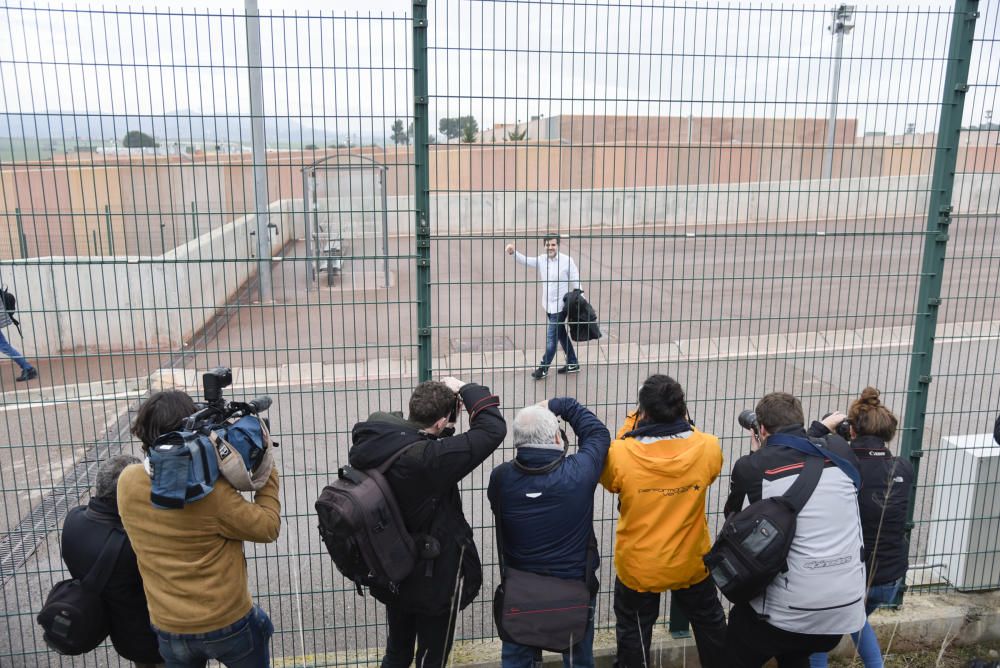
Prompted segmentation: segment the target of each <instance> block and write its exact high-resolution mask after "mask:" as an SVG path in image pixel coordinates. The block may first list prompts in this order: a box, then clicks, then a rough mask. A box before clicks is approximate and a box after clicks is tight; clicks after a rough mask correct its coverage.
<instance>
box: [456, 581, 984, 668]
mask: <svg viewBox="0 0 1000 668" xmlns="http://www.w3.org/2000/svg"><path fill="white" fill-rule="evenodd" d="M870 621H871V624H872V627H873V628H874V629H875V632H876V633H877V634H878V637H879V642H880V644H881V646H882V652H883V653H886V652H888V653H890V654H899V653H903V652H911V651H921V650H925V651H933V652H935V653H937V652H939V651H940V649H941V647H942V645H944V646H945V648H946V649H945V652H946V653H947V647H950V646H952V645H973V644H976V643H984V642H1000V591H995V592H987V593H977V594H957V593H955V594H919V593H916V594H910V595H908V596H907V597H906V600H905V604H904V606H903V608H902V609H901V610H898V611H892V610H879V611H877V612H875V613H874V614H873V615H872V616H871V618H870ZM614 653H615V646H614V634H613V632H611V631H604V632H598V633H597V635H596V637H595V640H594V657H595V659H596V665H597V666H600V667H601V668H607V667H610V666H611V665H612V663H613V662H614ZM650 653H651V654H652V662H651V665H650V668H653V667H654V666H662V667H664V668H667V667H669V668H674V667H678V668H679V667H684V668H693V667H695V666H700V665H701V663H700V662H699V661H698V652H697V650H696V649H695V645H694V639H693V638H682V639H679V640H675V639H673V638H671V637H670V635H669V634H668V633H667V632H666V630H658V632H656V633H654V634H653V646H652V650H651V652H650ZM834 653H835V654H836V655H839V656H843V657H851V656H853V655H854V643H853V642H851V639H850V637H847V636H845V637H844V639H843V641H841V643H840V645H839V646H838V647H837V649H836V650H835V652H834ZM499 657H500V641H498V640H491V641H482V642H467V643H458V644H457V645H456V647H455V651H454V656H453V657H452V660H451V663H452V665H461V666H468V667H469V668H500V661H499ZM543 660H544V663H545V665H546V666H550V667H552V668H555V667H556V666H561V665H562V658H561V657H560V656H559V655H558V654H549V653H546V654H545V655H544V657H543Z"/></svg>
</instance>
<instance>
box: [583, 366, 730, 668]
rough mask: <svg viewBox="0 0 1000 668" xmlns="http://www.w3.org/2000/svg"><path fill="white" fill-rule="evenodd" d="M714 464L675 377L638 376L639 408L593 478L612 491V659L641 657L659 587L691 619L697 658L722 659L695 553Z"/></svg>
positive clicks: (708, 664)
mask: <svg viewBox="0 0 1000 668" xmlns="http://www.w3.org/2000/svg"><path fill="white" fill-rule="evenodd" d="M721 470H722V448H721V447H720V446H719V439H718V438H716V437H715V436H713V435H711V434H706V433H705V432H703V431H700V430H698V429H697V428H696V427H695V426H694V424H692V423H691V420H690V418H689V416H688V410H687V404H686V403H685V401H684V390H683V389H682V388H681V385H680V383H678V382H677V381H676V380H674V379H673V378H671V377H670V376H665V375H662V374H656V375H653V376H650V377H649V378H647V379H646V382H645V383H643V385H642V388H641V389H640V390H639V407H638V409H637V410H636V411H635V412H634V413H632V414H630V415H629V416H628V418H627V419H626V420H625V424H624V425H623V426H622V428H621V429H620V430H619V431H618V436H617V438H616V439H615V441H614V442H612V443H611V450H610V451H609V452H608V458H607V462H606V463H605V465H604V473H603V474H602V476H601V484H602V485H603V486H604V487H605V488H606V489H607V490H608V491H609V492H611V493H613V494H618V495H619V496H618V502H619V508H620V517H619V520H618V533H617V535H616V537H615V570H616V571H617V573H618V577H617V579H616V580H615V596H614V608H615V620H616V622H615V635H616V638H617V641H618V661H617V665H618V666H619V667H621V668H640V667H644V666H647V665H649V662H648V661H647V657H649V648H650V641H651V636H652V632H653V625H654V624H655V623H656V619H657V617H658V616H659V611H660V594H661V593H662V592H664V591H670V592H671V595H672V596H673V597H674V599H675V600H676V601H677V603H678V604H679V606H680V608H681V610H683V611H684V614H685V615H686V616H687V618H688V620H689V621H690V622H691V627H692V629H693V630H694V637H695V642H696V644H697V646H698V657H699V659H700V660H701V665H702V666H704V667H705V668H721V667H722V666H724V665H725V662H724V653H725V652H724V645H725V640H726V618H725V615H724V614H723V612H722V605H721V603H720V602H719V594H718V592H717V591H716V589H715V583H714V582H713V581H712V579H711V577H709V574H708V570H707V569H706V568H705V564H704V562H703V561H702V557H704V556H705V554H706V553H707V552H708V550H709V546H710V543H711V539H710V537H709V534H708V520H707V519H706V516H705V498H706V496H707V495H708V488H709V486H710V485H711V484H712V483H713V482H714V481H715V479H716V478H718V477H719V473H720V471H721Z"/></svg>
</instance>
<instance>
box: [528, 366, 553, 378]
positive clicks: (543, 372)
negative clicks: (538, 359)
mask: <svg viewBox="0 0 1000 668" xmlns="http://www.w3.org/2000/svg"><path fill="white" fill-rule="evenodd" d="M547 375H549V370H548V369H546V368H545V367H543V366H540V367H538V368H537V369H535V370H534V371H533V372H532V374H531V377H532V378H534V379H535V380H541V379H542V378H545V377H546V376H547Z"/></svg>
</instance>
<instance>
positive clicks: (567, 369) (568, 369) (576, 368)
mask: <svg viewBox="0 0 1000 668" xmlns="http://www.w3.org/2000/svg"><path fill="white" fill-rule="evenodd" d="M556 373H580V365H579V364H567V365H566V366H561V367H559V370H558V371H556Z"/></svg>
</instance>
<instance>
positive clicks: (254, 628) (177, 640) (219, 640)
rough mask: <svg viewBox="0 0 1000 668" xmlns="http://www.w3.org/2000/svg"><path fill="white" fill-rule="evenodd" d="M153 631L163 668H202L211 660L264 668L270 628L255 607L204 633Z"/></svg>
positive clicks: (235, 666) (231, 666)
mask: <svg viewBox="0 0 1000 668" xmlns="http://www.w3.org/2000/svg"><path fill="white" fill-rule="evenodd" d="M155 630H156V635H157V637H158V638H159V641H160V654H161V655H162V656H163V659H164V661H165V662H166V665H167V668H203V667H204V666H205V664H206V663H208V660H209V659H215V660H216V661H218V662H219V663H221V664H222V665H224V666H228V667H229V668H268V666H270V665H271V662H270V657H269V652H268V640H269V639H270V638H271V636H272V635H273V634H274V625H273V624H271V618H270V617H268V616H267V613H266V612H264V611H263V610H262V609H261V607H260V606H259V605H254V606H253V608H251V610H250V612H249V613H247V616H246V617H244V618H243V619H241V620H239V621H238V622H236V623H234V624H230V625H229V626H227V627H225V628H221V629H218V630H216V631H209V632H208V633H167V632H166V631H161V630H159V629H155Z"/></svg>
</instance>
